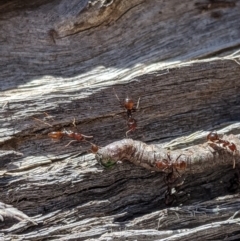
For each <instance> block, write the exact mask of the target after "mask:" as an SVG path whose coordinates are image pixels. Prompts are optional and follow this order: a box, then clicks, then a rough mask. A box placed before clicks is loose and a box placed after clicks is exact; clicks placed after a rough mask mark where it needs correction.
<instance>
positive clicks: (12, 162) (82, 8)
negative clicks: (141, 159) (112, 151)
mask: <svg viewBox="0 0 240 241" xmlns="http://www.w3.org/2000/svg"><path fill="white" fill-rule="evenodd" d="M239 8H240V5H239V3H238V2H237V1H234V0H232V1H212V0H206V1H202V0H195V1H181V2H179V1H176V0H171V1H163V0H160V1H157V0H155V1H154V0H152V1H144V0H133V1H127V0H122V1H120V0H112V1H107V0H105V1H104V0H93V1H86V0H81V1H79V0H72V1H67V0H62V1H55V0H52V1H44V0H41V1H40V0H34V1H27V0H26V1H17V0H12V1H1V3H0V12H1V17H0V22H1V28H0V41H1V45H0V51H1V56H0V63H1V64H0V76H1V82H0V87H1V96H0V106H1V108H0V112H1V115H0V117H1V118H0V123H1V124H0V148H1V152H0V168H1V169H0V175H1V179H0V190H1V191H0V201H1V202H2V205H0V214H1V215H2V218H1V219H4V221H2V222H1V223H0V228H1V231H0V232H1V235H0V239H1V238H2V239H4V240H13V239H14V240H126V239H128V240H159V239H164V240H179V239H181V240H192V239H193V238H194V239H195V240H206V239H210V240H217V239H218V240H222V239H225V240H234V239H235V240H237V239H239V235H240V233H239V221H240V217H239V213H238V211H239V194H238V191H239V187H238V186H237V185H236V183H235V181H236V179H237V174H236V173H237V170H238V163H236V168H235V169H233V168H232V167H233V166H232V160H230V161H229V159H228V160H227V162H228V161H229V165H226V166H224V167H222V166H218V165H216V166H215V167H214V168H207V170H204V171H203V172H200V173H199V172H197V173H188V175H187V176H186V179H185V182H184V184H183V185H182V186H180V187H179V190H177V191H178V201H177V202H176V203H175V204H174V206H171V207H166V205H165V203H164V198H165V190H166V183H165V182H164V180H165V174H164V173H157V172H151V171H150V170H146V169H145V168H143V167H139V166H135V165H133V164H131V163H129V162H124V163H123V164H122V165H117V166H116V167H115V168H112V169H109V170H106V169H103V168H102V167H101V166H100V165H99V163H98V162H97V160H96V159H95V155H94V154H92V153H88V150H89V149H90V147H91V145H90V144H89V143H88V142H74V143H71V144H70V145H68V143H69V141H70V140H71V139H70V138H67V137H64V138H63V139H61V140H59V141H53V140H51V138H49V136H48V134H49V133H50V132H53V131H63V130H64V129H66V131H70V130H71V131H75V132H79V133H82V134H84V135H87V136H94V139H91V140H90V141H91V142H92V143H94V144H96V145H98V146H100V147H104V146H106V145H108V144H110V143H112V142H114V141H119V140H121V139H123V138H124V137H125V133H126V131H127V123H126V118H127V115H126V110H125V109H124V108H122V107H121V106H120V105H119V101H118V100H117V98H116V96H115V94H114V92H113V87H114V89H115V91H116V93H117V95H118V97H119V99H120V100H122V101H123V100H124V98H125V97H126V96H131V97H132V99H133V100H134V102H135V104H136V103H137V100H138V98H139V97H140V98H141V99H140V106H139V109H138V110H137V111H136V112H134V113H133V117H134V118H135V119H136V120H137V124H138V129H136V131H134V132H130V133H129V137H130V138H132V139H134V140H137V141H142V142H144V143H147V144H157V145H158V146H160V147H161V148H165V149H166V150H168V151H170V152H172V151H174V150H175V149H177V150H179V151H181V150H183V149H184V148H192V146H193V145H201V144H204V143H205V142H206V135H207V133H209V131H211V130H217V131H218V133H220V134H234V135H236V138H237V137H238V135H239V134H240V123H239V122H238V120H239V117H240V108H239V107H240V106H239V105H240V102H239V99H240V98H239V97H240V96H239V93H240V91H239V90H240V81H239V77H240V76H239V75H240V74H239V73H240V72H239V68H240V66H239V65H240V64H239V62H238V61H239V52H238V48H239V44H240V29H239V28H238V25H239V20H240V14H239V13H240V11H239V10H240V9H239ZM66 145H68V146H67V147H65V146H66ZM183 151H184V150H183ZM199 155H201V152H200V153H199ZM219 156H220V155H219ZM228 157H229V158H230V157H231V155H230V154H229V155H228ZM220 159H221V156H220V158H219V157H216V162H217V161H218V160H220ZM236 160H238V158H236ZM9 205H11V206H9ZM12 206H13V207H14V209H11V208H13V207H12ZM9 210H11V211H12V213H11V212H8V211H9ZM19 215H20V216H19ZM25 215H27V216H25ZM19 219H21V220H19Z"/></svg>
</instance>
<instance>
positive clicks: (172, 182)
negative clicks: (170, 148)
mask: <svg viewBox="0 0 240 241" xmlns="http://www.w3.org/2000/svg"><path fill="white" fill-rule="evenodd" d="M182 155H184V154H180V155H179V156H178V157H177V159H176V160H175V161H172V159H171V157H170V154H169V153H167V158H168V159H163V160H162V161H156V167H157V168H159V169H162V170H163V171H166V169H170V170H171V171H170V172H169V173H167V174H166V176H165V178H164V181H165V183H166V184H167V190H166V192H165V204H166V205H172V204H173V203H174V202H175V201H177V196H176V194H177V191H176V189H175V188H176V187H179V186H181V185H182V184H183V182H184V177H182V176H181V174H180V173H179V172H178V169H179V170H184V169H186V167H187V163H186V162H185V161H178V159H179V158H180V157H181V156H182ZM173 190H175V193H174V192H173Z"/></svg>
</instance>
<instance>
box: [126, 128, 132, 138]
mask: <svg viewBox="0 0 240 241" xmlns="http://www.w3.org/2000/svg"><path fill="white" fill-rule="evenodd" d="M131 131H133V129H130V130H128V131H126V137H127V138H128V133H129V132H131Z"/></svg>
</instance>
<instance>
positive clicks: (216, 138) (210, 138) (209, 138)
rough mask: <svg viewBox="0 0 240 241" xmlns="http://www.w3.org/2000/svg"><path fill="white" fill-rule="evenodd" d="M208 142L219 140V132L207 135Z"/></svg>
mask: <svg viewBox="0 0 240 241" xmlns="http://www.w3.org/2000/svg"><path fill="white" fill-rule="evenodd" d="M207 140H208V141H212V142H214V141H217V140H219V137H218V134H217V132H210V133H209V134H208V135H207Z"/></svg>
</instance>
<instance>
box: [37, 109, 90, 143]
mask: <svg viewBox="0 0 240 241" xmlns="http://www.w3.org/2000/svg"><path fill="white" fill-rule="evenodd" d="M45 114H46V113H45ZM46 115H47V116H48V114H46ZM33 119H34V120H37V121H39V122H42V123H44V124H45V125H48V126H50V127H53V126H52V125H50V124H49V123H47V122H45V121H42V120H40V119H38V118H35V117H33ZM72 124H73V126H74V127H76V124H75V118H74V119H73V122H72ZM48 136H49V137H51V138H52V139H56V140H60V139H62V138H63V137H64V136H67V137H69V138H71V139H73V140H72V141H70V142H69V143H68V144H67V145H66V146H65V147H67V146H69V145H70V144H71V143H73V142H76V141H86V142H88V141H87V140H86V139H90V138H93V136H86V135H83V134H81V133H79V132H73V131H67V130H65V129H64V130H63V131H53V132H50V133H48Z"/></svg>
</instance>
